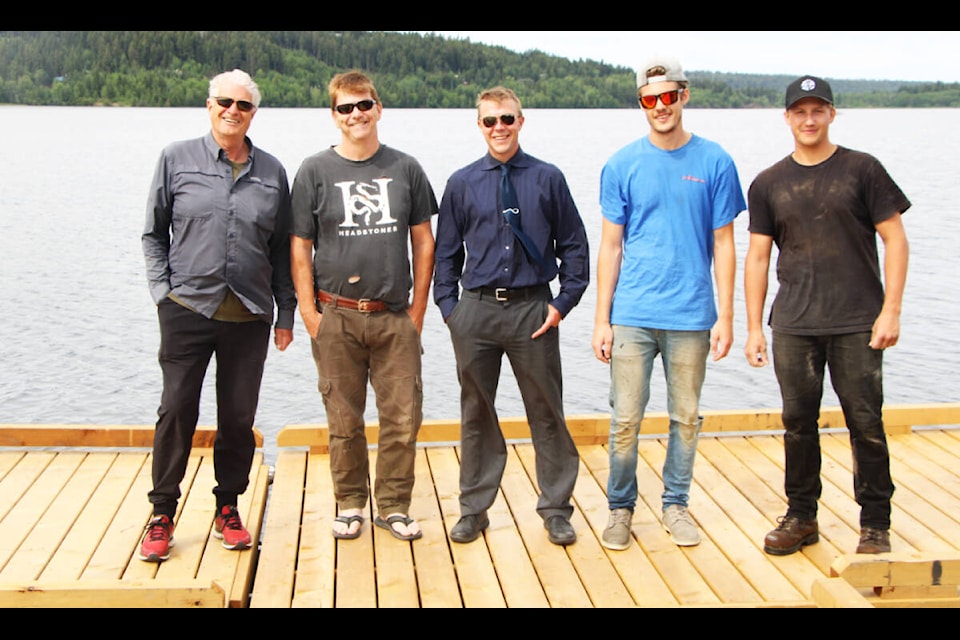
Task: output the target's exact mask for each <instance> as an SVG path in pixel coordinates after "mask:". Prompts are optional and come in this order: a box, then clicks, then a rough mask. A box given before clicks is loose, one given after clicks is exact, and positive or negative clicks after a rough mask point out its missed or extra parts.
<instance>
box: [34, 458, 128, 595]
mask: <svg viewBox="0 0 960 640" xmlns="http://www.w3.org/2000/svg"><path fill="white" fill-rule="evenodd" d="M103 455H109V456H110V457H111V458H112V460H111V464H110V468H109V470H108V471H107V473H106V474H105V475H104V478H103V481H102V482H101V483H100V484H99V485H98V486H97V487H96V489H95V491H94V492H93V494H92V495H91V496H90V499H89V500H88V501H87V503H86V504H85V505H84V507H83V510H82V511H81V512H80V513H79V514H78V515H77V517H76V519H75V521H74V523H73V526H71V527H70V530H69V531H68V532H67V535H66V536H65V537H64V539H63V542H62V543H61V544H60V546H59V547H58V548H57V550H56V553H55V554H54V555H53V557H52V558H51V559H50V562H49V563H48V564H47V565H46V567H44V569H43V572H42V573H41V574H40V575H39V576H38V578H39V579H41V580H45V581H51V582H55V581H60V580H76V579H79V578H80V576H81V575H82V574H83V571H84V569H85V568H86V567H87V566H88V564H89V563H90V560H91V557H92V556H93V554H94V553H95V552H96V550H97V547H98V546H99V544H100V541H101V539H102V538H103V536H104V535H105V534H106V532H107V530H108V529H109V527H110V524H111V523H112V522H113V519H114V518H115V517H116V515H117V509H118V508H119V506H120V505H121V504H122V502H123V499H124V497H125V496H126V495H127V492H129V491H130V485H131V484H132V483H133V481H134V480H135V479H136V477H137V474H138V473H139V472H140V469H141V467H142V466H143V463H144V461H145V460H146V458H147V454H146V453H143V452H130V453H119V454H103Z"/></svg>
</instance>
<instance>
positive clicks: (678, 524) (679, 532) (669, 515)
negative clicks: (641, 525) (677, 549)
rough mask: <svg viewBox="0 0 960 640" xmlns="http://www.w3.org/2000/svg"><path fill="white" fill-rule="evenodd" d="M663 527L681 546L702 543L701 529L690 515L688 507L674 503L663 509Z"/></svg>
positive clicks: (675, 542) (674, 541)
mask: <svg viewBox="0 0 960 640" xmlns="http://www.w3.org/2000/svg"><path fill="white" fill-rule="evenodd" d="M663 528H664V529H666V530H667V533H669V534H670V539H671V540H673V543H674V544H676V545H678V546H681V547H693V546H696V545H698V544H700V530H699V529H697V525H696V523H695V522H694V521H693V518H691V517H690V513H689V512H688V511H687V508H686V507H682V506H680V505H679V504H672V505H670V506H669V507H667V508H666V509H664V510H663Z"/></svg>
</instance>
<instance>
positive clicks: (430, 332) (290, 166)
mask: <svg viewBox="0 0 960 640" xmlns="http://www.w3.org/2000/svg"><path fill="white" fill-rule="evenodd" d="M474 114H475V112H474V110H472V109H453V110H426V109H409V110H408V109H389V108H387V109H385V111H384V116H383V120H382V121H381V127H380V132H381V139H382V140H383V141H384V142H385V143H386V144H389V145H392V146H394V147H396V148H398V149H401V150H403V151H406V152H408V153H411V154H412V155H414V156H415V157H417V158H418V159H419V160H420V162H421V163H422V164H423V166H424V168H425V169H426V171H427V173H428V175H429V177H430V179H431V182H432V183H433V187H434V190H435V191H436V194H437V198H438V200H439V198H440V197H441V196H442V193H443V188H444V185H445V182H446V179H447V177H448V176H449V175H450V174H451V173H452V172H453V171H454V170H456V169H457V168H459V167H461V166H463V165H464V164H466V163H468V162H470V161H472V160H474V159H476V158H477V157H479V156H480V155H482V154H483V153H485V151H486V146H485V144H484V142H483V139H482V137H481V135H480V133H479V132H478V131H477V129H476V125H475V124H474ZM525 115H526V123H525V125H524V129H523V132H522V134H521V144H522V145H523V147H524V149H525V150H526V151H527V152H528V153H530V154H532V155H535V156H538V157H540V158H543V159H545V160H547V161H550V162H553V163H554V164H556V165H558V166H559V167H560V168H561V169H562V170H563V171H564V173H565V174H566V176H567V180H568V182H569V184H570V188H571V191H572V193H573V196H574V198H575V200H576V202H577V204H578V206H579V208H580V212H581V215H582V216H583V218H584V221H585V223H586V226H587V230H588V234H589V238H590V242H591V257H592V260H591V263H592V264H591V271H592V272H593V271H594V269H595V264H593V263H594V261H595V258H596V248H597V246H598V243H599V238H600V214H599V212H598V205H597V201H598V187H599V174H600V168H601V167H602V165H603V163H604V162H605V161H606V159H607V158H608V157H609V156H610V155H611V154H612V153H613V152H614V151H615V150H616V149H618V148H619V147H621V146H623V145H624V144H626V143H627V142H629V141H631V140H633V139H635V138H637V137H640V136H642V135H645V134H646V132H647V125H646V120H645V119H644V117H643V114H642V113H641V112H640V111H639V109H624V110H537V109H529V110H527V111H526V112H525ZM684 120H685V126H686V128H687V129H689V130H691V131H693V132H695V133H697V134H699V135H702V136H704V137H707V138H711V139H713V140H715V141H717V142H719V143H720V144H721V145H723V146H724V147H725V148H726V149H727V151H729V152H730V154H731V155H732V156H733V158H734V160H735V161H736V163H737V166H738V169H739V171H740V178H741V182H742V184H743V188H744V191H745V192H746V189H747V187H748V186H749V184H750V182H751V181H752V180H753V178H754V177H755V176H756V174H757V173H758V172H759V171H760V170H762V169H763V168H765V167H766V166H768V165H770V164H772V163H773V162H775V161H776V160H779V159H780V158H781V157H783V156H784V155H786V154H787V153H788V152H789V151H790V149H791V148H792V144H793V143H792V138H791V136H790V132H789V130H788V128H787V126H786V125H785V124H784V121H783V117H782V112H781V111H779V110H697V109H687V111H686V112H685V114H684ZM208 128H209V122H208V120H207V115H206V112H205V110H204V109H202V108H200V109H153V108H96V107H80V108H72V107H24V106H0V133H2V138H0V139H2V140H3V142H4V152H3V154H2V155H0V274H2V275H0V278H2V280H0V294H2V295H0V318H2V322H0V422H2V423H69V424H153V423H154V422H155V421H156V409H157V406H158V403H159V398H160V383H161V379H160V368H159V365H158V364H157V348H158V344H159V335H158V328H157V320H156V311H155V306H154V304H153V301H152V300H151V298H150V296H149V293H148V291H147V284H146V277H145V275H144V260H143V254H142V251H141V245H140V234H141V231H142V227H143V222H144V208H145V202H146V191H147V188H148V186H149V184H150V180H151V177H152V174H153V169H154V165H155V162H156V160H157V157H158V154H159V152H160V150H161V148H162V147H163V146H164V145H166V144H167V143H168V142H170V141H172V140H176V139H182V138H189V137H195V136H198V135H201V134H203V133H205V132H206V131H207V130H208ZM250 135H251V138H252V139H253V141H254V143H255V144H257V145H259V146H261V147H263V148H264V149H266V150H268V151H270V152H271V153H273V154H274V155H276V156H277V157H279V158H280V160H281V161H282V162H283V163H284V164H285V165H286V167H287V171H288V173H289V175H290V178H291V179H292V178H293V175H294V174H295V172H296V170H297V168H298V167H299V166H300V162H301V161H302V160H303V158H304V157H306V156H307V155H309V154H311V153H314V152H315V151H317V150H318V149H320V148H322V147H326V146H329V145H331V144H335V143H336V142H337V141H338V140H339V132H338V130H337V129H336V128H335V127H334V126H333V124H332V122H331V120H330V116H329V112H328V111H327V110H317V109H270V108H263V109H261V110H260V112H259V113H258V114H257V117H256V119H255V120H254V123H253V126H252V127H251V130H250ZM831 138H832V140H833V141H834V142H837V143H839V144H843V145H845V146H849V147H852V148H855V149H860V150H863V151H867V152H870V153H872V154H874V155H875V156H877V157H878V158H879V159H880V160H881V161H882V162H883V163H884V165H885V166H886V167H887V169H888V171H889V172H890V173H891V175H892V176H893V178H894V179H895V180H896V181H897V182H898V183H899V184H900V186H901V188H902V189H903V190H904V192H905V193H906V194H907V196H908V197H909V198H910V199H911V200H912V202H913V208H912V209H911V210H910V211H909V212H908V213H907V214H906V215H905V216H904V224H905V226H906V229H907V234H908V237H909V240H910V243H911V257H910V270H909V275H908V279H907V289H906V294H905V298H904V306H903V313H902V317H901V321H902V331H901V338H900V343H899V345H898V346H896V347H895V348H893V349H890V350H888V351H887V353H886V356H885V361H884V362H885V375H884V380H885V390H886V402H887V403H888V404H906V403H927V402H956V401H957V400H958V397H960V394H958V392H957V390H956V387H955V386H954V385H955V381H956V374H955V372H954V366H955V365H956V363H957V362H960V335H958V334H957V332H956V328H957V327H958V322H957V314H958V313H960V302H958V300H960V278H958V265H960V259H958V257H957V248H956V245H957V240H958V238H960V110H956V109H953V110H951V109H930V110H921V109H915V110H841V111H840V112H839V114H838V117H837V119H836V121H835V123H834V125H833V127H832V129H831ZM747 215H748V214H747V213H742V214H741V215H740V217H739V218H738V219H737V221H736V223H735V228H736V237H737V252H738V256H737V258H738V272H737V288H736V302H735V312H736V319H735V332H736V333H735V340H736V342H735V344H734V347H733V349H732V350H731V353H730V355H729V356H728V357H727V358H725V359H724V360H721V361H719V362H713V361H710V362H709V363H708V367H707V378H706V383H705V385H704V390H703V399H702V407H703V408H704V409H711V410H712V409H760V408H775V407H779V406H780V398H779V393H778V391H777V385H776V381H775V378H774V374H773V369H772V367H766V368H763V369H753V368H751V367H750V366H749V365H748V364H747V363H746V361H745V359H744V357H743V353H742V351H743V341H744V340H745V339H746V328H745V323H744V302H743V285H742V276H743V271H742V264H743V258H744V256H745V254H746V248H747V243H748V239H749V233H748V232H747ZM774 258H775V256H774ZM554 286H556V283H554ZM775 290H776V280H775V278H771V291H770V295H769V296H768V300H767V304H768V308H769V304H770V302H771V301H772V299H773V294H774V293H775ZM595 296H596V291H595V289H594V286H593V284H591V286H590V288H588V289H587V292H586V293H585V294H584V297H583V299H582V301H581V303H580V305H579V306H578V307H577V308H575V309H574V310H573V311H572V312H571V313H570V315H569V316H568V317H567V318H566V319H565V320H564V322H563V323H562V324H561V326H560V332H561V346H562V354H563V368H564V389H565V405H566V406H565V409H566V412H567V414H568V415H579V414H594V413H607V412H609V406H608V404H607V388H608V368H607V366H606V365H604V364H602V363H600V362H599V361H597V360H596V359H595V358H594V356H593V352H592V350H591V348H590V339H591V336H592V332H593V309H594V306H595ZM764 315H765V316H766V313H765V314H764ZM296 322H297V324H296V327H295V332H294V343H293V344H292V345H291V346H290V348H289V349H287V351H286V352H283V353H281V352H279V351H276V350H275V349H273V348H272V347H271V351H270V354H269V356H268V358H267V363H266V371H265V374H264V381H263V387H262V391H261V400H260V406H259V411H258V415H257V426H258V428H259V429H260V430H261V431H262V432H263V433H264V436H265V441H266V442H265V452H266V457H267V459H268V461H272V459H273V457H274V455H275V445H274V441H275V435H276V433H277V432H278V431H279V430H280V429H281V428H282V427H283V426H284V425H287V424H301V423H323V422H326V418H325V415H324V410H323V405H322V403H321V400H320V396H319V394H318V393H317V390H316V369H315V368H314V365H313V361H312V358H311V355H310V343H309V338H308V336H307V335H306V332H305V331H304V329H303V326H302V323H301V321H300V318H299V313H298V314H297V321H296ZM767 336H768V339H769V331H768V333H767ZM423 343H424V351H425V353H424V416H425V417H426V418H428V419H434V418H447V419H450V418H458V417H459V400H458V398H459V389H458V386H457V383H456V373H455V370H454V357H453V350H452V348H451V346H450V340H449V335H448V333H447V330H446V328H445V326H444V324H443V321H442V319H441V317H440V312H439V310H438V309H437V307H436V306H435V305H433V303H432V301H431V303H430V306H429V308H428V312H427V318H426V321H425V326H424V336H423ZM214 368H215V364H212V365H211V372H210V374H208V378H207V385H206V387H205V392H204V397H203V401H202V407H201V416H200V421H201V423H202V424H215V423H216V405H215V402H214V393H213V378H212V374H213V373H214V371H213V369H214ZM824 403H825V404H829V405H835V404H838V402H837V400H836V397H835V396H834V395H833V393H832V391H831V390H830V389H829V386H828V388H827V390H826V392H825V396H824ZM498 409H499V411H500V415H501V416H516V415H522V414H523V405H522V403H521V400H520V396H519V393H518V392H517V389H516V384H515V383H514V382H513V378H512V374H511V373H510V367H509V365H508V363H507V362H506V360H505V361H504V374H503V376H502V380H501V385H500V392H499V397H498ZM665 410H666V400H665V395H664V385H663V383H662V369H660V366H659V362H658V364H657V368H656V375H655V379H654V384H653V389H652V397H651V401H650V405H649V407H648V411H665ZM367 418H368V419H369V420H376V412H375V408H374V401H373V396H372V394H371V395H370V397H369V398H368V410H367Z"/></svg>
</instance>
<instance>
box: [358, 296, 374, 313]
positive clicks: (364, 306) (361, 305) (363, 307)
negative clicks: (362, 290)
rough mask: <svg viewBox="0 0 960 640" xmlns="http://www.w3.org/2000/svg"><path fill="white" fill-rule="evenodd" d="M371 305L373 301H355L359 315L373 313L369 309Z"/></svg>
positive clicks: (362, 299)
mask: <svg viewBox="0 0 960 640" xmlns="http://www.w3.org/2000/svg"><path fill="white" fill-rule="evenodd" d="M372 305H373V300H371V299H370V298H360V299H359V300H357V311H359V312H360V313H373V309H371V308H370V307H371V306H372Z"/></svg>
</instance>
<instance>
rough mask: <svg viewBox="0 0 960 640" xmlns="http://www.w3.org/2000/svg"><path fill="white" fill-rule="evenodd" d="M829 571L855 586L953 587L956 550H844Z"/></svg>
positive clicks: (957, 581)
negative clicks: (869, 552) (870, 552)
mask: <svg viewBox="0 0 960 640" xmlns="http://www.w3.org/2000/svg"><path fill="white" fill-rule="evenodd" d="M830 575H831V576H835V577H839V578H843V579H844V580H846V581H847V582H849V583H850V584H852V585H853V586H855V587H930V586H939V585H952V586H954V587H956V586H957V585H960V554H953V555H950V556H940V555H936V554H929V553H898V552H890V553H884V554H878V555H863V554H845V555H842V556H839V557H838V558H837V559H836V560H835V561H834V563H833V565H832V566H831V567H830Z"/></svg>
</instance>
